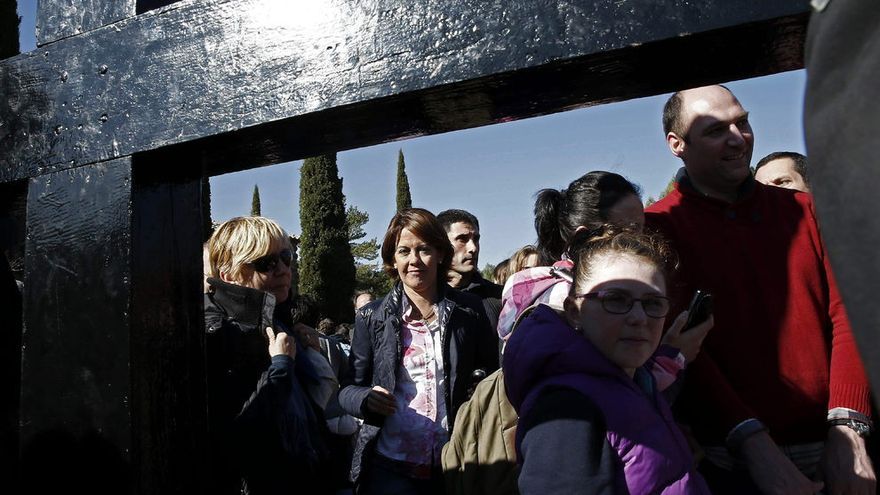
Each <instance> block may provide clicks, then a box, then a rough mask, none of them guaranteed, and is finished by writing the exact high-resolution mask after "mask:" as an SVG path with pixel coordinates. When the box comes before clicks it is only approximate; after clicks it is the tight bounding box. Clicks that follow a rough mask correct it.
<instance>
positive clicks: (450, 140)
mask: <svg viewBox="0 0 880 495" xmlns="http://www.w3.org/2000/svg"><path fill="white" fill-rule="evenodd" d="M35 3H36V2H35V0H28V1H20V2H19V13H20V15H22V16H23V20H22V25H21V31H22V37H21V50H22V51H23V52H27V51H30V50H33V49H34V6H35ZM805 80H806V76H805V73H804V71H803V70H799V71H793V72H787V73H781V74H776V75H773V76H767V77H761V78H755V79H748V80H743V81H733V82H728V83H727V85H728V87H729V88H730V89H731V90H732V91H733V92H734V93H735V94H736V95H737V96H738V97H739V99H740V101H741V102H742V104H743V106H744V107H745V108H746V110H749V111H750V112H751V122H752V127H753V128H754V130H755V153H754V155H753V163H754V162H756V161H757V160H758V159H760V158H761V157H762V156H764V155H766V154H768V153H770V152H772V151H783V150H784V151H797V152H800V153H803V152H804V142H803V131H802V124H801V122H802V103H803V93H804V84H805ZM668 97H669V95H668V94H665V95H659V96H654V97H649V98H640V99H636V100H630V101H626V102H621V103H612V104H607V105H600V106H596V107H590V108H584V109H579V110H572V111H568V112H563V113H558V114H554V115H549V116H545V117H537V118H532V119H527V120H521V121H516V122H508V123H505V124H496V125H491V126H486V127H480V128H476V129H469V130H464V131H456V132H449V133H445V134H438V135H434V136H426V137H419V138H414V139H410V140H405V141H397V142H391V143H385V144H380V145H376V146H371V147H367V148H360V149H356V150H351V151H345V152H341V153H339V155H338V164H339V172H340V175H341V177H342V179H343V192H344V193H345V195H346V200H347V202H348V204H350V205H354V206H357V207H358V208H360V209H361V210H364V211H366V212H367V213H368V214H369V215H370V222H369V223H368V224H367V225H366V231H367V235H368V237H379V238H380V239H381V236H382V234H383V233H384V231H385V228H386V226H387V225H388V221H389V220H390V219H391V217H392V216H393V214H394V210H395V198H394V194H395V177H396V169H397V150H398V149H402V150H403V153H404V155H405V157H406V164H407V174H408V176H409V182H410V190H411V192H412V198H413V206H419V207H423V208H427V209H428V210H431V211H433V212H435V213H437V212H439V211H441V210H444V209H447V208H463V209H466V210H469V211H471V212H472V213H474V214H475V215H476V216H477V217H478V218H479V220H480V226H481V234H482V238H483V241H482V252H481V255H480V265H481V266H482V265H484V264H486V263H493V264H494V263H497V262H498V261H500V260H502V259H504V258H506V257H508V256H509V255H510V254H512V253H513V252H514V251H516V250H517V249H518V248H519V247H521V246H522V245H524V244H529V243H533V242H534V241H535V231H534V226H533V216H532V208H533V207H534V195H535V193H536V192H537V191H538V190H539V189H542V188H547V187H553V188H557V189H558V188H563V187H565V186H567V185H568V183H569V182H571V181H572V180H574V179H575V178H577V177H579V176H580V175H582V174H584V173H586V172H589V171H591V170H611V171H614V172H618V173H620V174H622V175H624V176H625V177H627V178H629V179H630V180H631V181H633V182H635V183H637V184H639V185H640V186H641V187H642V191H643V199H646V198H647V197H648V196H654V197H656V196H657V195H658V194H659V193H660V191H662V190H663V189H664V188H665V187H666V184H667V183H668V182H669V179H670V178H671V177H672V176H673V174H674V173H675V171H676V170H677V169H678V167H679V166H680V162H679V161H678V160H677V159H676V158H675V157H673V156H672V155H671V154H670V153H669V150H668V149H667V148H666V143H665V141H664V139H663V132H662V128H661V124H660V113H661V109H662V108H663V103H664V102H665V101H666V98H668ZM300 165H301V162H299V161H297V162H292V163H285V164H278V165H272V166H268V167H262V168H257V169H251V170H247V171H243V172H237V173H232V174H226V175H222V176H217V177H213V178H212V179H211V214H212V217H213V219H214V221H222V220H226V219H228V218H231V217H233V216H237V215H247V214H249V213H250V207H251V194H252V191H253V187H254V184H257V185H258V186H259V188H260V196H261V203H262V213H263V215H265V216H268V217H271V218H274V219H276V220H278V222H279V223H280V224H281V225H282V226H283V227H284V228H285V229H287V230H288V231H289V232H290V233H292V234H294V235H298V234H299V233H300V225H299V206H298V205H299V167H300Z"/></svg>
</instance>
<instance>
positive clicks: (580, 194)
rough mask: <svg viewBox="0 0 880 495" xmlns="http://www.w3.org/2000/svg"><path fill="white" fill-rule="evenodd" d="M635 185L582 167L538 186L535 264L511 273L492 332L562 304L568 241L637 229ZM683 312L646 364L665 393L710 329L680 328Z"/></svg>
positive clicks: (569, 263)
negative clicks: (607, 230)
mask: <svg viewBox="0 0 880 495" xmlns="http://www.w3.org/2000/svg"><path fill="white" fill-rule="evenodd" d="M639 195H640V191H639V187H638V186H637V185H635V184H633V183H632V182H630V181H628V180H627V179H626V178H624V177H623V176H621V175H620V174H616V173H613V172H606V171H601V170H597V171H593V172H588V173H586V174H584V175H582V176H581V177H578V178H577V179H575V180H574V181H572V182H571V183H570V184H569V185H568V187H566V188H565V189H561V190H556V189H542V190H540V191H538V193H537V198H536V200H535V230H536V232H537V235H538V246H537V251H538V254H539V257H540V264H541V265H547V266H549V265H552V269H548V268H547V267H546V266H539V267H536V268H531V269H527V270H522V271H520V272H518V273H515V274H512V275H511V276H510V278H509V279H508V281H507V283H506V284H505V287H504V292H503V295H502V308H501V314H500V315H499V317H498V328H497V330H498V335H499V337H501V339H504V340H506V339H508V338H509V337H510V335H511V333H512V332H513V329H514V328H515V327H516V322H517V321H518V318H519V317H520V315H521V314H522V313H523V312H524V311H525V310H526V309H528V308H529V307H530V306H533V305H534V304H538V303H543V304H548V305H550V306H553V307H555V308H557V309H562V304H563V301H564V300H565V299H566V297H567V296H568V293H569V289H570V286H571V284H570V283H569V281H568V280H566V279H567V278H569V276H570V275H568V274H569V273H570V271H571V269H572V267H573V261H574V260H573V259H572V256H573V255H572V246H573V245H576V244H578V243H582V242H583V241H584V240H585V239H589V238H590V237H591V236H593V235H595V234H596V233H597V232H601V231H602V229H603V228H604V226H605V225H614V226H616V227H617V228H619V229H627V230H631V231H633V232H641V231H642V229H643V227H644V224H645V213H644V208H643V207H642V201H641V199H640V197H639ZM686 317H687V314H686V313H682V314H680V315H678V317H677V318H676V320H675V322H674V323H673V324H672V325H670V328H669V331H668V332H667V333H666V335H665V336H664V341H663V345H662V346H661V347H660V348H659V349H658V350H657V352H656V354H655V356H654V357H653V358H652V361H651V365H650V369H651V371H652V373H653V374H654V376H655V378H656V379H657V381H658V384H659V385H660V388H661V390H669V393H670V396H671V395H673V394H674V393H675V392H677V390H678V388H679V387H674V386H673V385H674V384H676V383H677V382H678V380H679V379H680V376H681V371H682V370H683V369H684V366H685V364H686V363H688V362H690V361H692V360H693V359H694V358H696V356H697V354H698V353H699V350H700V346H701V345H702V342H703V339H704V338H705V337H706V335H707V333H708V332H709V330H710V329H711V328H712V325H713V323H714V321H713V320H712V319H711V318H710V319H708V320H706V321H703V322H702V323H700V324H698V325H697V326H695V327H694V328H693V329H691V330H689V331H687V332H681V329H682V327H683V326H684V324H685V320H686Z"/></svg>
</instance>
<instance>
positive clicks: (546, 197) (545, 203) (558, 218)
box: [535, 170, 640, 265]
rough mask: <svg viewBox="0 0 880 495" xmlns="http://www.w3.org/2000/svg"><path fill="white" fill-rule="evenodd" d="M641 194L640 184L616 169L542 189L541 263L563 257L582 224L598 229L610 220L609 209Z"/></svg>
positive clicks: (538, 220)
mask: <svg viewBox="0 0 880 495" xmlns="http://www.w3.org/2000/svg"><path fill="white" fill-rule="evenodd" d="M630 195H633V196H635V197H637V198H638V197H640V191H639V188H638V186H636V185H635V184H633V183H632V182H630V181H628V180H626V179H625V178H624V177H623V176H621V175H619V174H615V173H613V172H604V171H601V170H599V171H593V172H589V173H586V174H584V175H582V176H581V177H579V178H577V179H575V180H574V181H572V183H571V184H569V185H568V187H567V188H566V189H562V190H559V191H557V190H556V189H542V190H540V191H538V194H537V198H536V199H535V231H536V232H537V234H538V253H539V254H540V256H539V258H540V263H541V264H542V265H551V264H553V263H554V262H556V261H559V259H560V258H561V257H562V253H564V252H565V251H566V249H567V248H568V246H569V244H570V243H571V239H572V237H573V236H574V233H575V232H577V230H578V228H579V227H586V228H587V229H595V228H597V227H600V226H602V225H603V224H604V223H606V222H607V221H608V210H609V209H610V208H612V207H613V206H614V205H616V204H617V202H618V201H620V200H621V199H623V198H625V197H627V196H630Z"/></svg>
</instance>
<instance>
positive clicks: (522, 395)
mask: <svg viewBox="0 0 880 495" xmlns="http://www.w3.org/2000/svg"><path fill="white" fill-rule="evenodd" d="M503 368H504V382H505V386H506V387H507V397H508V398H509V399H510V402H511V404H513V406H514V408H516V409H517V410H519V409H520V407H521V406H522V405H523V402H524V401H525V399H526V397H527V396H528V394H529V392H530V391H531V390H532V389H533V388H534V387H535V386H536V385H538V384H539V383H540V382H542V381H544V380H546V379H547V378H549V377H554V376H558V375H569V374H585V373H586V374H590V375H592V376H595V377H603V378H604V377H607V378H608V379H613V380H622V383H626V384H627V385H630V384H632V380H631V379H630V378H629V377H628V376H627V375H626V374H625V373H624V372H623V370H621V369H620V368H619V367H617V366H615V365H614V364H613V363H611V362H610V361H609V360H608V359H607V358H606V357H605V356H604V355H602V354H601V353H600V352H599V350H598V349H596V347H595V346H593V344H592V343H591V342H590V341H589V340H587V339H586V338H585V337H584V336H582V335H580V334H579V333H577V332H576V331H575V330H574V329H573V328H572V327H571V325H569V324H568V322H566V321H565V320H564V316H562V315H561V314H560V313H559V312H557V310H555V309H554V308H551V307H549V306H547V305H544V304H541V305H539V306H538V307H537V308H535V310H534V311H532V313H531V314H530V315H529V316H527V317H526V318H525V319H523V320H522V322H521V323H520V325H519V327H518V328H517V330H516V332H515V333H514V334H513V335H512V336H511V337H510V340H508V341H507V347H506V348H505V351H504V366H503Z"/></svg>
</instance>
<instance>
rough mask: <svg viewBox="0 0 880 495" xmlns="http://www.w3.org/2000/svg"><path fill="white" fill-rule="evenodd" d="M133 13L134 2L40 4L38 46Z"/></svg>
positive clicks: (104, 0)
mask: <svg viewBox="0 0 880 495" xmlns="http://www.w3.org/2000/svg"><path fill="white" fill-rule="evenodd" d="M134 13H135V0H112V1H108V0H65V1H63V2H60V1H55V2H52V1H47V0H41V1H40V3H39V9H37V46H42V45H45V44H47V43H51V42H53V41H57V40H60V39H62V38H66V37H68V36H74V35H77V34H82V33H85V32H87V31H91V30H93V29H97V28H99V27H101V26H106V25H108V24H112V23H114V22H116V21H121V20H122V19H125V18H127V17H131V16H133V15H134Z"/></svg>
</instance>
